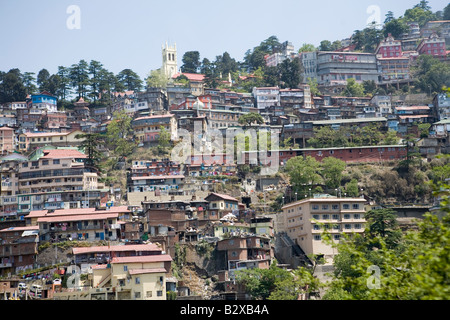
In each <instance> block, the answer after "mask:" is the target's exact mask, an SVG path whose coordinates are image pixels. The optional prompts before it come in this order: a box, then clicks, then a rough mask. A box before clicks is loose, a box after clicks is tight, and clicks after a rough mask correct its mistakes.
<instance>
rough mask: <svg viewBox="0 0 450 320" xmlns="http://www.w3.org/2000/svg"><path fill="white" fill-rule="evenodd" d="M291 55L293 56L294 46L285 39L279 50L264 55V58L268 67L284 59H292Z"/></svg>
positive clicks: (274, 65)
mask: <svg viewBox="0 0 450 320" xmlns="http://www.w3.org/2000/svg"><path fill="white" fill-rule="evenodd" d="M293 57H295V51H294V46H293V45H292V43H291V42H289V41H285V42H283V43H282V44H281V46H280V50H279V52H274V53H272V54H269V55H266V56H265V57H264V59H265V60H266V65H267V66H268V67H276V66H277V65H279V64H281V63H282V62H283V61H284V60H286V59H292V58H293Z"/></svg>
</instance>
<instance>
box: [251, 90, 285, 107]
mask: <svg viewBox="0 0 450 320" xmlns="http://www.w3.org/2000/svg"><path fill="white" fill-rule="evenodd" d="M252 93H253V97H254V99H255V102H256V107H257V108H258V109H259V110H265V109H266V108H267V107H270V106H280V88H279V87H254V88H253V91H252Z"/></svg>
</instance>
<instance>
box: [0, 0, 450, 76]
mask: <svg viewBox="0 0 450 320" xmlns="http://www.w3.org/2000/svg"><path fill="white" fill-rule="evenodd" d="M419 2H420V1H419V0H399V1H393V0H359V1H356V0H352V1H350V0H340V1H335V0H309V1H303V0H271V1H268V0H257V1H256V0H221V1H216V0H171V1H158V0H126V1H114V0H110V1H106V0H90V1H85V0H69V1H67V0H39V1H30V0H29V1H24V0H0V34H1V45H0V70H1V71H8V70H9V69H11V68H19V69H20V70H21V72H26V71H29V72H35V73H36V74H37V73H38V72H39V70H41V69H42V68H46V69H47V70H48V71H49V72H50V73H55V72H56V71H57V68H58V66H60V65H62V66H66V67H69V66H71V65H72V64H73V63H77V62H78V61H79V60H81V59H85V60H86V61H88V62H89V61H91V60H98V61H100V62H101V63H103V65H104V67H105V68H106V69H108V70H109V71H112V72H114V73H116V74H117V73H118V72H119V71H121V70H123V69H125V68H130V69H132V70H134V71H136V72H137V73H138V74H139V75H140V76H141V77H142V78H145V77H146V75H147V74H148V73H149V71H150V70H154V69H157V68H159V67H160V66H161V63H162V62H161V61H162V59H161V45H163V44H164V43H165V42H166V41H168V42H169V43H170V44H173V43H176V44H177V49H178V66H181V58H182V56H183V54H184V53H185V52H186V51H192V50H197V51H199V52H200V56H201V59H203V58H205V57H206V58H208V59H210V60H214V59H215V57H216V56H217V55H220V54H222V53H223V52H225V51H227V52H228V53H230V55H231V56H232V57H233V58H235V59H236V60H238V61H241V60H242V59H243V57H244V54H245V52H246V51H247V50H248V49H252V48H253V47H255V46H257V45H258V44H259V43H260V42H261V41H262V40H265V39H267V38H268V37H270V36H271V35H275V36H277V37H278V39H279V41H280V42H284V41H290V42H292V44H293V45H294V47H295V49H296V50H297V49H298V48H299V47H300V46H301V45H302V44H303V43H312V44H314V45H316V46H318V45H319V43H320V41H321V40H325V39H326V40H330V41H334V40H341V39H345V38H348V37H349V36H350V35H351V34H352V32H353V31H354V30H357V29H359V30H361V29H363V28H364V27H366V25H367V22H368V21H370V20H379V21H381V22H383V21H384V18H385V14H386V13H387V12H388V11H393V12H394V15H395V17H398V16H401V15H403V13H404V12H405V10H406V9H409V8H412V7H413V6H414V5H415V4H417V3H419ZM447 3H448V1H447V0H430V1H429V5H430V6H431V8H432V10H433V11H437V10H442V9H443V8H444V7H445V6H446V5H447ZM73 6H75V7H73Z"/></svg>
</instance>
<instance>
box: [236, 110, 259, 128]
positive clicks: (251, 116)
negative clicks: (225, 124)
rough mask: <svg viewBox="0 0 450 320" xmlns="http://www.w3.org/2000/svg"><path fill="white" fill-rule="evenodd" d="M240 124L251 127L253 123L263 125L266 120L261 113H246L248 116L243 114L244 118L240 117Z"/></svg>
mask: <svg viewBox="0 0 450 320" xmlns="http://www.w3.org/2000/svg"><path fill="white" fill-rule="evenodd" d="M238 123H239V124H244V125H251V124H253V123H256V124H263V123H264V118H263V117H262V116H261V114H259V113H256V112H249V113H246V114H243V115H242V116H240V117H239V120H238Z"/></svg>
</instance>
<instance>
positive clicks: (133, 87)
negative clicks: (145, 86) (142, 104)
mask: <svg viewBox="0 0 450 320" xmlns="http://www.w3.org/2000/svg"><path fill="white" fill-rule="evenodd" d="M117 80H118V81H119V82H120V83H121V84H122V86H123V88H124V89H125V90H129V91H140V90H141V89H142V80H141V78H140V77H139V75H138V74H137V73H136V72H134V71H133V70H131V69H123V70H122V71H120V72H119V73H118V74H117Z"/></svg>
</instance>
